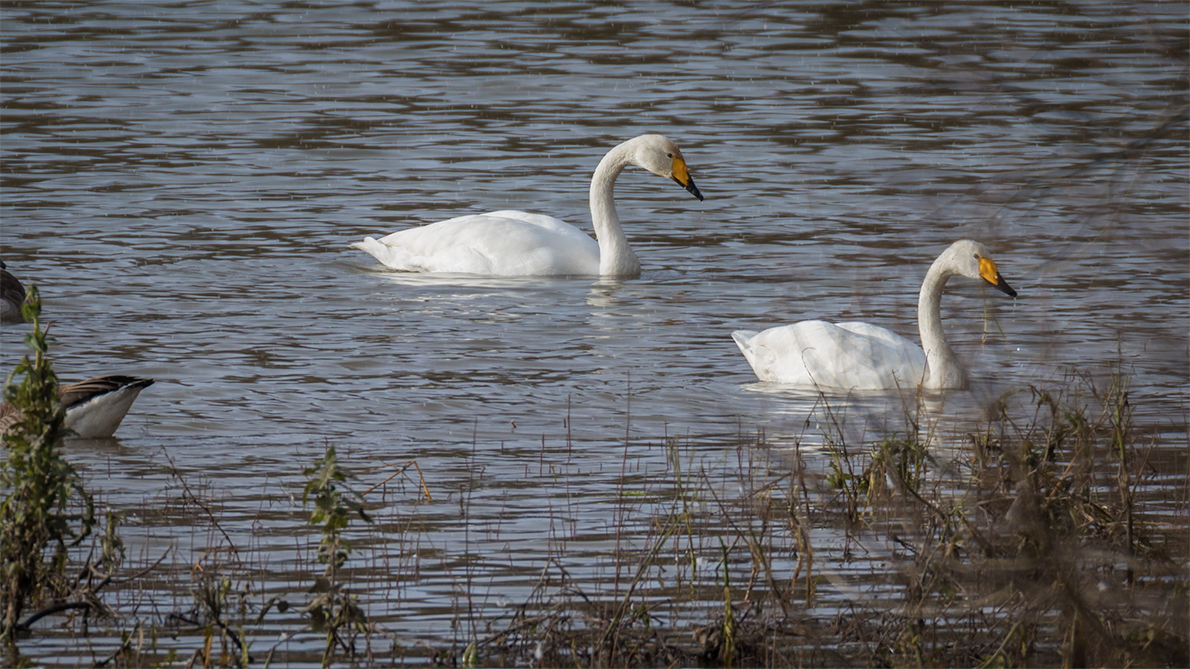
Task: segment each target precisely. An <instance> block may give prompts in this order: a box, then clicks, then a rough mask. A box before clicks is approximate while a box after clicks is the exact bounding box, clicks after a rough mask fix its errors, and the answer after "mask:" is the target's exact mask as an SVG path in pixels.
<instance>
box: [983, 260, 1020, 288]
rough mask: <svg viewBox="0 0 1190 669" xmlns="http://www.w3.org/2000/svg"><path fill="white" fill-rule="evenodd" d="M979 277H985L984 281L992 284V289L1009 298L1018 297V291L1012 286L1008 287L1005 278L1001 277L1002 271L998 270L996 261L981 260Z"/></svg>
mask: <svg viewBox="0 0 1190 669" xmlns="http://www.w3.org/2000/svg"><path fill="white" fill-rule="evenodd" d="M979 276H981V277H983V280H984V281H987V282H988V283H990V284H992V287H993V288H995V289H996V290H998V291H1000V292H1001V293H1004V294H1005V295H1007V296H1009V297H1016V291H1015V290H1013V289H1012V286H1010V285H1008V282H1007V281H1005V280H1004V277H1002V276H1000V270H999V269H997V268H996V261H995V260H992V259H991V258H980V259H979Z"/></svg>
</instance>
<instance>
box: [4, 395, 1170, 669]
mask: <svg viewBox="0 0 1190 669" xmlns="http://www.w3.org/2000/svg"><path fill="white" fill-rule="evenodd" d="M1107 385H1108V387H1107V388H1106V389H1105V390H1098V389H1096V388H1095V384H1093V383H1092V382H1091V381H1089V380H1088V379H1084V378H1078V377H1075V378H1071V379H1069V380H1068V383H1066V384H1062V386H1061V389H1060V390H1058V389H1041V388H1031V389H1029V390H1027V391H1023V392H1020V393H1016V394H1015V395H1012V396H1008V397H1005V398H1004V399H1003V401H1002V402H1001V403H1000V405H999V408H998V411H997V412H996V414H995V415H994V416H993V417H992V418H991V419H990V420H986V421H984V422H981V423H978V424H971V425H969V426H968V428H967V429H966V430H965V431H964V432H961V433H958V434H943V432H944V430H942V429H941V428H940V427H939V426H938V425H937V424H936V423H933V422H931V420H930V419H929V417H928V415H927V414H926V413H925V412H922V411H921V410H920V409H913V410H909V411H906V416H905V420H904V423H905V425H904V429H903V430H900V431H898V432H895V433H892V434H888V435H885V436H883V437H881V438H879V439H876V440H871V441H869V442H867V443H847V442H846V440H845V439H844V437H843V435H844V434H845V431H844V430H841V429H838V430H835V429H830V428H828V429H827V433H826V434H825V435H823V442H824V444H825V449H826V457H824V455H823V453H822V452H816V453H813V454H811V453H810V452H809V451H803V450H802V446H800V444H799V443H796V442H795V443H793V444H792V445H790V446H787V447H785V446H783V447H781V448H778V447H775V446H773V445H772V444H771V443H770V442H769V440H768V439H767V438H766V437H765V435H764V434H754V435H744V436H741V437H740V438H739V439H738V443H737V444H736V445H735V448H734V452H732V453H731V454H730V456H731V457H730V458H728V459H727V460H728V461H726V462H716V463H711V462H708V461H706V460H705V453H706V451H699V450H698V449H696V448H694V445H693V444H691V443H689V440H682V439H668V440H667V441H666V443H665V444H664V449H665V451H666V455H667V457H666V461H667V463H668V465H667V467H666V471H665V472H664V473H663V474H660V475H658V474H654V475H650V476H648V477H644V478H639V477H636V478H634V477H633V476H632V474H631V473H630V472H629V471H628V470H629V468H628V467H625V468H624V470H625V473H624V474H622V476H623V479H622V483H621V486H620V487H621V489H620V491H619V495H617V496H616V498H615V501H614V507H613V508H609V510H608V513H609V515H610V517H611V518H612V519H613V522H614V523H615V524H616V527H617V529H616V534H615V536H616V539H615V546H616V548H615V550H614V553H613V554H611V555H609V556H608V560H609V568H608V570H607V573H609V574H613V576H611V577H609V579H607V580H603V581H601V580H599V579H593V578H592V575H591V573H590V571H589V568H588V567H584V566H582V564H583V563H582V561H581V560H580V561H578V562H576V561H575V559H574V557H572V556H571V555H569V554H568V551H569V550H570V549H569V548H568V547H569V546H570V545H571V543H572V542H573V538H564V539H566V540H558V541H557V542H555V545H554V547H553V548H552V549H551V555H550V556H549V558H548V559H547V560H545V562H544V566H542V568H541V569H540V570H539V571H538V572H537V575H536V577H535V580H533V578H531V577H529V578H525V579H524V581H525V582H526V583H528V584H530V585H529V586H527V587H528V592H529V594H528V595H527V596H522V597H521V598H520V599H519V600H517V601H513V602H510V605H509V606H507V607H506V608H505V609H504V612H503V613H500V614H496V615H493V614H492V609H491V608H488V607H483V606H476V605H474V603H473V602H472V601H471V600H472V598H473V597H474V598H478V597H480V596H481V595H480V594H479V590H480V589H481V587H482V586H481V583H480V582H479V579H477V578H474V577H473V573H472V571H470V570H471V569H472V568H471V567H469V566H467V565H468V562H469V560H471V559H473V558H474V557H475V556H456V557H457V558H458V564H455V565H454V566H447V565H446V563H445V562H444V563H440V564H429V563H425V562H423V560H425V559H426V558H424V557H422V556H424V555H425V553H424V552H422V550H421V549H420V548H419V546H420V542H421V538H420V537H419V536H418V533H419V532H421V531H423V530H422V529H420V528H421V526H419V525H418V524H416V523H415V522H413V520H411V518H410V514H411V513H412V514H414V515H416V513H417V508H418V507H417V504H418V503H420V502H421V501H423V500H424V501H428V500H429V499H430V491H431V490H432V489H433V488H434V487H435V481H434V473H433V472H429V476H428V477H426V476H423V474H422V472H421V471H420V470H419V469H418V468H417V465H416V462H407V463H402V464H401V466H400V467H399V468H398V469H397V471H396V473H392V472H391V471H390V472H389V473H388V474H386V475H384V476H381V475H378V474H376V473H375V472H374V473H373V474H372V475H370V476H364V475H360V474H357V473H354V472H355V470H354V469H353V467H352V463H351V461H350V459H340V458H339V457H338V456H337V455H336V454H335V452H334V449H331V448H328V449H327V452H326V455H325V456H324V457H323V459H322V460H320V461H319V462H317V463H315V465H314V466H313V467H310V468H308V469H306V470H305V471H304V475H305V499H306V500H307V502H308V503H310V502H312V503H313V513H312V514H311V511H310V509H309V508H306V507H305V506H303V505H299V506H298V507H297V508H295V509H294V511H293V513H294V514H296V515H298V516H299V517H305V518H306V522H309V523H311V524H312V525H314V526H316V527H317V528H318V530H317V531H315V532H313V533H311V536H310V542H309V547H308V549H306V553H305V557H304V558H302V559H303V560H304V564H305V565H306V566H304V567H303V568H302V570H300V571H299V572H295V573H294V574H293V576H292V578H291V579H290V580H291V581H292V582H294V583H295V584H296V583H301V584H302V585H300V586H298V587H291V588H290V589H288V590H287V591H283V592H278V591H277V588H276V586H275V585H274V586H272V587H271V588H270V587H269V586H267V585H266V582H267V581H268V580H269V577H268V576H265V575H262V572H263V571H264V565H265V562H266V559H265V558H262V557H254V556H253V554H252V553H253V549H252V548H251V547H248V546H236V545H234V543H233V537H234V535H235V533H234V532H233V531H231V530H225V529H224V527H223V526H222V525H221V521H220V517H219V516H220V514H219V510H218V509H219V505H218V504H216V503H214V501H213V500H212V499H211V495H212V494H213V493H212V490H211V489H210V486H207V485H202V484H200V485H193V484H192V483H188V482H186V481H185V480H184V479H182V477H181V475H180V474H176V470H175V477H174V478H175V479H176V480H177V482H178V485H179V486H180V488H178V489H177V490H176V491H175V494H174V496H173V498H172V501H171V502H170V503H168V504H163V505H161V506H162V508H163V509H165V510H166V511H168V512H169V513H174V514H176V513H189V514H191V515H193V516H196V517H200V518H206V520H207V525H209V532H210V536H211V538H212V541H211V542H209V543H211V546H212V547H211V548H209V549H208V550H206V551H205V552H203V553H202V554H201V555H197V556H193V557H192V558H187V564H188V565H189V566H188V567H187V566H185V565H183V566H182V568H178V565H172V566H171V565H169V564H161V562H162V561H161V560H159V561H157V563H155V564H140V565H136V566H133V565H129V564H127V562H128V561H127V560H123V559H122V558H123V553H122V551H121V546H120V540H119V535H118V533H117V532H116V528H117V526H118V525H117V522H116V519H115V517H114V516H112V517H110V518H109V521H108V524H107V526H108V528H109V531H108V532H106V533H104V534H103V536H94V537H92V541H93V546H94V547H93V548H92V549H91V552H89V553H88V554H87V556H85V557H80V558H79V560H78V561H77V562H72V563H71V564H73V565H75V567H76V568H77V573H78V574H79V576H78V577H77V579H76V585H77V586H78V588H79V592H83V591H85V592H87V593H90V599H87V601H88V602H89V603H88V604H87V607H86V611H87V612H105V613H106V614H107V617H106V618H104V619H103V620H104V621H106V622H105V624H106V625H107V626H108V628H105V629H104V631H103V634H106V635H108V636H109V638H110V637H111V636H113V635H112V632H111V629H116V630H118V632H117V634H116V635H115V636H118V638H119V639H120V643H119V644H118V646H117V647H116V648H115V649H114V650H109V651H105V653H104V654H103V656H102V657H99V658H97V659H96V660H95V664H97V665H101V666H109V665H110V666H116V665H119V666H150V665H156V664H160V663H162V662H167V663H168V662H173V661H188V662H189V665H190V666H252V665H265V666H267V665H270V664H273V663H287V664H293V663H298V664H301V663H305V664H311V665H314V664H322V665H324V666H329V665H333V664H339V663H346V664H350V665H359V666H371V665H377V664H387V663H390V662H392V661H400V662H405V663H413V664H419V663H428V664H434V665H440V666H513V665H517V666H542V667H550V666H557V667H562V666H566V667H574V666H577V667H607V666H617V667H619V666H650V667H653V666H693V665H700V666H725V667H727V666H733V667H745V666H765V667H782V666H791V667H792V666H838V665H852V664H854V665H871V666H901V665H913V666H939V665H948V666H950V665H967V666H983V667H999V666H1089V665H1099V666H1180V665H1184V664H1187V663H1188V662H1190V657H1188V655H1187V650H1186V649H1187V637H1186V630H1187V629H1188V627H1190V615H1188V606H1187V597H1186V584H1187V578H1186V566H1187V537H1188V533H1187V523H1186V519H1187V489H1186V485H1187V484H1186V479H1185V477H1184V476H1182V477H1180V478H1178V477H1172V480H1175V481H1180V482H1177V483H1174V484H1171V483H1170V482H1169V481H1170V480H1171V477H1170V472H1171V471H1173V472H1184V471H1185V470H1186V467H1187V455H1186V450H1185V448H1184V445H1181V446H1180V445H1176V444H1174V445H1170V444H1162V443H1158V442H1157V441H1155V437H1153V436H1151V435H1147V434H1146V433H1144V432H1142V431H1141V430H1138V429H1137V428H1136V426H1135V425H1134V424H1133V414H1132V406H1131V404H1130V399H1129V393H1128V388H1127V386H1126V384H1125V379H1124V378H1123V377H1121V376H1118V375H1116V376H1112V377H1111V379H1110V382H1109V383H1108V384H1107ZM817 410H818V411H820V412H822V414H823V415H824V416H827V420H826V421H825V424H826V425H828V426H829V425H831V424H832V423H831V420H834V419H833V418H831V416H833V415H834V414H833V413H832V410H831V405H830V402H829V401H828V400H826V399H825V398H823V400H822V402H820V405H819V407H817ZM1025 410H1028V413H1022V412H1025ZM631 448H632V445H631V444H629V445H628V448H627V449H626V450H625V453H624V457H625V458H626V460H627V458H629V457H630V456H629V453H630V451H629V450H628V449H631ZM700 453H702V454H703V455H701V456H700V455H699V454H700ZM1171 454H1172V455H1171ZM811 455H812V456H813V457H811ZM700 458H703V459H700ZM1158 460H1161V461H1160V462H1158ZM809 463H815V464H809ZM349 471H352V472H353V473H348V472H349ZM414 472H416V475H413V474H414ZM1162 477H1164V478H1162ZM369 479H371V481H372V482H374V483H373V484H372V485H370V487H367V486H368V485H369ZM1158 479H1161V480H1158ZM354 481H359V483H358V485H357V484H356V483H354ZM358 489H363V492H362V493H357V492H353V490H358ZM298 492H300V491H298ZM1171 494H1172V495H1173V496H1174V497H1175V498H1176V499H1174V500H1173V501H1170V500H1169V499H1168V497H1169V495H1171ZM457 501H458V504H459V505H460V507H461V508H462V509H463V510H464V511H465V509H466V506H467V505H468V504H469V503H470V498H469V497H468V496H467V495H465V494H464V495H461V496H459V497H458V500H457ZM410 504H413V506H412V507H410V506H409V505H410ZM410 509H412V511H411V510H410ZM302 514H306V515H305V516H302ZM361 521H366V522H363V524H360V523H361ZM319 534H321V537H319ZM349 537H351V540H350V543H349V541H348V539H349ZM388 545H396V546H398V547H399V550H398V551H395V552H396V553H399V555H400V557H399V558H397V559H398V560H399V561H400V564H396V565H393V564H390V563H389V562H386V560H391V559H392V558H391V557H384V558H381V557H377V556H376V553H377V552H378V551H381V550H383V547H384V546H388ZM175 559H177V557H176V556H175ZM369 561H371V564H366V563H368V562H369ZM452 564H453V563H452ZM316 565H317V566H316ZM460 565H461V566H460ZM459 570H462V571H461V572H460V571H459ZM379 572H385V573H387V574H389V577H388V578H390V579H401V580H405V581H408V582H411V583H416V582H417V581H418V580H419V579H421V578H425V577H431V578H433V577H437V578H442V577H443V576H444V574H445V575H446V576H447V577H453V578H455V579H456V581H457V582H458V583H459V584H460V585H458V586H457V587H458V588H459V590H458V593H459V594H457V595H456V596H457V597H458V601H457V603H456V606H455V613H454V617H453V619H452V622H451V623H450V625H449V628H443V629H442V630H441V631H440V634H438V635H436V636H433V635H432V636H431V637H430V638H427V637H426V636H425V635H422V636H420V637H418V638H412V637H408V636H406V635H405V634H403V633H402V623H403V621H405V620H406V618H407V615H417V610H416V608H411V609H409V613H406V611H405V610H404V609H403V608H402V607H401V603H400V602H388V603H387V606H388V609H387V610H384V607H377V605H376V604H377V602H376V600H375V599H374V598H373V597H371V596H370V593H369V585H368V583H369V582H370V581H369V578H374V576H372V575H374V574H376V573H379ZM460 573H462V574H463V576H462V577H461V578H459V574H460ZM150 581H154V584H153V585H152V586H149V585H148V583H149V582H150ZM170 588H172V589H173V591H174V592H175V593H177V592H182V593H184V594H182V595H180V596H179V595H175V600H174V601H173V603H172V604H171V603H170V602H168V601H155V602H153V604H152V606H151V607H143V606H142V607H141V608H139V609H138V608H136V607H131V608H130V607H129V606H128V604H127V601H128V600H129V599H134V600H136V601H137V602H142V601H143V600H145V599H151V598H152V597H154V596H159V595H160V593H161V592H163V591H166V590H169V589H170ZM113 591H114V592H115V593H120V594H119V597H118V598H119V599H121V600H122V601H123V603H121V602H120V601H117V602H111V603H109V602H108V599H107V598H105V595H106V596H108V597H110V596H112V595H111V593H112V592H113ZM385 592H389V593H398V592H400V590H399V589H398V588H394V589H391V590H386V591H385ZM80 596H81V595H80ZM71 601H73V600H71ZM80 601H81V600H80ZM40 606H42V608H41V609H40V610H39V611H38V612H37V613H35V614H33V615H30V616H27V617H26V618H25V619H24V620H22V621H21V622H20V624H19V626H18V627H17V628H16V636H15V642H14V643H15V645H11V646H10V648H9V650H10V659H11V660H13V663H14V664H17V663H20V661H21V659H20V655H19V648H20V645H21V643H22V639H24V638H29V637H30V636H31V635H35V634H36V633H37V630H38V628H39V627H41V626H43V625H46V624H47V623H50V622H51V621H52V622H53V624H54V626H55V627H57V628H60V629H64V630H70V632H71V633H82V634H87V633H90V632H92V631H93V628H92V627H91V625H92V621H93V618H94V617H93V616H83V617H71V615H70V613H71V612H70V611H68V610H63V609H55V608H53V605H52V604H51V605H49V606H46V605H45V603H42V604H40ZM34 608H36V607H34ZM130 611H131V612H130ZM135 611H142V613H139V614H138V613H135ZM145 611H152V612H154V613H152V614H150V615H145V613H144V612H145ZM394 611H395V613H394ZM95 629H99V628H98V627H96V628H95ZM278 630H280V631H281V633H280V637H278V635H277V632H278ZM303 639H304V641H302V640H303ZM318 639H321V641H318ZM435 639H436V640H435ZM297 641H302V642H301V643H298V644H297V646H296V648H294V647H291V645H290V643H291V642H294V643H297Z"/></svg>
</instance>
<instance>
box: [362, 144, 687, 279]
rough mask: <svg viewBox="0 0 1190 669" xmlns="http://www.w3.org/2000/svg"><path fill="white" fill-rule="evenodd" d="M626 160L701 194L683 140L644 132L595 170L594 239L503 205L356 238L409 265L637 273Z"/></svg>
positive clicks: (365, 247)
mask: <svg viewBox="0 0 1190 669" xmlns="http://www.w3.org/2000/svg"><path fill="white" fill-rule="evenodd" d="M629 165H636V166H637V167H643V168H644V169H646V170H648V171H650V172H652V173H653V174H656V175H658V176H661V177H664V178H666V179H672V180H674V181H675V182H677V183H678V185H680V186H682V187H683V188H685V189H686V190H687V191H689V192H690V193H691V194H692V195H694V196H695V197H697V198H698V199H699V200H702V199H703V198H702V193H700V192H699V190H698V187H697V186H695V185H694V179H693V178H692V177H691V176H690V171H689V169H688V168H687V166H686V159H685V158H684V157H683V156H682V152H681V151H680V150H679V149H678V146H677V145H676V144H674V143H673V142H672V141H671V140H669V139H668V138H667V137H664V136H662V135H641V136H640V137H636V138H633V139H630V140H628V141H626V142H624V143H622V144H620V145H618V146H616V147H614V148H612V150H610V151H608V152H607V155H605V156H604V157H603V160H601V161H600V162H599V167H597V168H596V169H595V175H594V176H593V177H592V178H591V222H592V224H593V226H594V228H595V238H596V239H595V240H593V239H591V238H590V237H589V236H588V235H587V234H586V233H584V232H582V231H581V230H579V229H578V228H575V227H574V226H572V225H569V224H567V223H564V222H562V221H560V220H558V219H556V218H554V217H552V216H544V215H541V214H530V213H527V212H523V211H510V210H505V211H495V212H492V213H490V214H471V215H467V216H459V217H457V218H451V219H447V220H445V221H439V222H437V223H433V224H430V225H426V226H422V227H417V228H410V229H407V230H401V231H399V232H394V233H392V234H391V235H388V236H387V237H383V238H381V239H374V238H372V237H366V238H364V240H363V241H362V242H356V243H354V244H352V246H353V247H355V248H358V249H360V250H362V251H366V252H367V253H370V254H371V255H372V256H373V257H375V258H376V259H377V260H379V261H380V262H381V263H383V264H384V265H385V266H386V267H388V268H390V269H395V270H400V271H404V272H451V273H461V274H479V275H485V276H562V275H594V274H597V275H601V276H614V277H627V278H632V277H637V276H640V261H639V260H637V257H636V254H635V253H633V252H632V247H631V246H630V245H629V244H628V237H627V236H626V235H625V234H624V228H623V227H622V226H621V225H620V218H619V216H617V215H616V205H615V201H614V198H613V191H614V189H615V184H616V177H618V176H620V172H623V171H624V168H625V167H628V166H629ZM596 240H598V241H596Z"/></svg>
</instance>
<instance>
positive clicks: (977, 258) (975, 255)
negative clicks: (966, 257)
mask: <svg viewBox="0 0 1190 669" xmlns="http://www.w3.org/2000/svg"><path fill="white" fill-rule="evenodd" d="M971 256H972V257H973V258H975V259H976V260H979V254H978V253H972V254H971Z"/></svg>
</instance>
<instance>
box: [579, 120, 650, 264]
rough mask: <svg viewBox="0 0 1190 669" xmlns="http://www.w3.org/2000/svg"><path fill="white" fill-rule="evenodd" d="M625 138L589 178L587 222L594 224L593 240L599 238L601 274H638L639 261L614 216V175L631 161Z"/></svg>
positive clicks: (630, 152)
mask: <svg viewBox="0 0 1190 669" xmlns="http://www.w3.org/2000/svg"><path fill="white" fill-rule="evenodd" d="M632 141H633V140H629V141H627V142H624V143H623V144H620V145H619V146H616V147H615V148H613V149H612V150H611V151H608V152H607V155H606V156H604V157H603V160H601V161H599V167H596V168H595V176H593V177H591V224H592V225H593V226H594V227H595V239H596V240H598V241H599V274H600V275H602V276H623V277H629V278H631V277H638V276H640V261H639V260H637V258H636V254H635V253H633V252H632V248H631V247H629V246H628V237H627V236H625V235H624V228H622V227H620V217H619V216H617V215H616V204H615V202H614V201H613V191H614V190H615V187H616V177H618V176H620V172H623V171H624V168H625V167H628V166H629V165H632V164H633V161H632V150H631V149H630V148H629V146H628V145H629V144H630V143H631V142H632Z"/></svg>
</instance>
